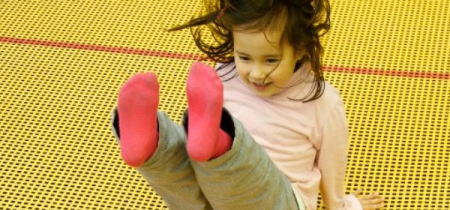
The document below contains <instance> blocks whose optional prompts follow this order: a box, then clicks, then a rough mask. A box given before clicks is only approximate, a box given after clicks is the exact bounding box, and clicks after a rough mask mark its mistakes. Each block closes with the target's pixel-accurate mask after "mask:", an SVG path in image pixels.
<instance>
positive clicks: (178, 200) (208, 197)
mask: <svg viewBox="0 0 450 210" xmlns="http://www.w3.org/2000/svg"><path fill="white" fill-rule="evenodd" d="M224 114H227V112H225V111H224ZM229 118H230V119H232V123H233V124H234V135H235V137H234V139H233V145H232V148H231V150H230V151H228V152H227V153H225V154H224V155H222V156H220V157H218V158H216V159H213V160H210V161H207V162H196V161H193V160H191V159H189V156H188V155H187V152H186V146H185V144H186V131H185V128H184V127H183V126H180V125H178V124H176V123H174V122H173V121H172V120H170V119H169V117H168V116H167V115H166V114H165V113H163V112H160V111H159V112H158V123H159V124H158V125H159V142H158V147H157V149H156V152H155V153H154V154H153V156H152V157H151V158H150V159H149V160H147V161H146V162H145V163H144V164H143V165H142V166H140V167H138V168H137V170H138V172H139V173H140V174H141V175H142V176H143V177H144V178H145V179H146V180H147V181H148V183H149V184H150V186H151V187H152V188H153V189H154V190H155V191H156V192H157V193H158V194H159V195H160V196H161V198H162V199H163V200H164V202H165V203H166V205H167V206H168V207H169V209H170V210H191V209H192V210H210V209H214V210H235V209H242V210H253V209H255V210H256V209H258V210H260V209H268V210H291V209H292V210H294V209H295V210H297V209H298V206H297V201H296V199H295V196H294V192H293V189H292V188H291V184H290V182H289V180H288V179H287V177H286V176H285V175H284V174H282V173H281V172H280V171H279V170H278V168H277V167H276V166H275V165H274V163H273V162H272V160H271V159H270V158H269V156H268V155H267V153H266V152H265V151H264V150H263V149H262V148H261V147H260V146H259V145H258V144H257V143H256V142H255V141H254V140H253V139H252V137H251V136H250V134H249V133H247V131H246V130H245V129H244V127H243V126H242V124H241V123H240V122H239V121H238V120H236V119H234V118H232V117H231V116H230V117H229ZM118 120H119V119H118V115H117V112H116V110H115V111H114V113H113V118H112V123H113V133H114V135H115V136H116V138H117V140H118V141H119V143H120V133H119V128H118V125H119V124H118ZM205 129H207V128H205Z"/></svg>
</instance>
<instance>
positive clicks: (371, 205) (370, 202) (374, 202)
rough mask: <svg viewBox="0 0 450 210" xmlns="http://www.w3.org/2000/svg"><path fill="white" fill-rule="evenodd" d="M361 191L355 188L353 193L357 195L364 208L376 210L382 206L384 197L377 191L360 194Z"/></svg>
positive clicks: (365, 209)
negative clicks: (364, 194)
mask: <svg viewBox="0 0 450 210" xmlns="http://www.w3.org/2000/svg"><path fill="white" fill-rule="evenodd" d="M361 194H362V191H361V190H357V191H355V192H354V193H353V195H355V196H357V198H358V200H359V202H360V203H361V206H362V207H363V209H364V210H376V209H380V208H383V207H384V198H383V197H381V196H380V195H379V194H378V193H372V194H370V195H366V196H362V195H361Z"/></svg>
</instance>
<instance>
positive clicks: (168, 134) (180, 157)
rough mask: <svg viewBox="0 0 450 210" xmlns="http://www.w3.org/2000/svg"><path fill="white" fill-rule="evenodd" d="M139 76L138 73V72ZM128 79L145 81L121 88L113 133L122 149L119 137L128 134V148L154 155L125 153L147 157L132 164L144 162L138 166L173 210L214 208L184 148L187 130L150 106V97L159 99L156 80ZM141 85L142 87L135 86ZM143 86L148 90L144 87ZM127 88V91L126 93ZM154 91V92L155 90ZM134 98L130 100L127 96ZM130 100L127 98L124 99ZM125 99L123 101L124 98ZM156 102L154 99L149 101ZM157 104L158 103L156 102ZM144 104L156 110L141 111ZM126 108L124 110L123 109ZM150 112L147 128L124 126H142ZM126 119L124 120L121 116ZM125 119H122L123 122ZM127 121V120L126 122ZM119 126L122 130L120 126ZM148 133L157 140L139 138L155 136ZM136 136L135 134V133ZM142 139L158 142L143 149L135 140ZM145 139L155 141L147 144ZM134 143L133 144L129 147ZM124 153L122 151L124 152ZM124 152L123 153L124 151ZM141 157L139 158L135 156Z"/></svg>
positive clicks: (133, 156) (206, 209)
mask: <svg viewBox="0 0 450 210" xmlns="http://www.w3.org/2000/svg"><path fill="white" fill-rule="evenodd" d="M138 76H139V75H138ZM129 82H138V83H139V82H141V83H142V82H144V84H141V85H135V84H131V85H129V84H128V87H131V88H130V89H122V90H121V95H122V96H124V97H123V98H120V97H119V106H120V105H122V106H123V107H122V109H120V107H119V109H118V110H119V111H121V113H120V116H122V117H121V118H120V119H119V114H118V110H114V113H113V118H112V123H113V133H114V134H115V136H116V138H117V140H118V142H119V144H120V146H121V149H122V147H123V146H124V143H125V142H124V141H123V140H124V139H122V141H121V139H120V137H122V138H124V137H125V136H127V137H129V138H128V139H126V140H127V142H126V143H128V145H127V146H128V149H129V151H133V152H142V151H144V152H151V154H145V153H144V154H138V155H135V154H125V155H128V157H132V158H131V159H132V160H133V159H134V160H136V159H139V158H141V157H148V158H146V159H144V160H137V161H132V162H133V163H136V162H141V164H139V165H135V167H137V168H136V169H137V171H138V172H139V173H140V174H141V175H142V176H143V177H144V178H145V179H146V180H147V182H148V183H149V184H150V186H151V187H152V188H153V189H154V190H155V191H156V192H157V193H158V194H159V195H160V196H161V197H162V199H163V200H164V201H165V203H166V204H167V206H168V207H169V208H170V209H174V210H177V209H183V210H184V209H192V210H211V209H212V208H211V206H210V204H209V202H208V201H207V200H206V198H205V197H204V195H203V193H202V192H201V190H200V188H199V186H198V183H197V180H196V178H195V174H194V172H193V169H192V167H191V164H190V161H189V158H188V155H187V152H186V147H185V140H186V136H185V132H184V129H183V128H182V127H181V126H179V125H177V124H176V123H174V122H172V121H171V120H170V119H169V118H168V116H167V115H166V114H165V113H163V112H158V111H157V110H156V109H157V107H156V106H148V105H146V103H147V102H148V100H157V94H158V93H157V91H156V90H149V89H151V88H152V87H153V88H154V87H157V84H152V83H156V80H150V81H149V80H146V79H142V80H140V79H131V80H130V81H129ZM148 83H149V85H147V84H148ZM135 87H139V88H141V89H139V88H135ZM142 88H144V89H145V90H142ZM125 91H128V93H127V92H125ZM152 92H153V93H152ZM149 94H150V95H151V94H153V97H149ZM127 95H128V96H129V97H132V99H129V98H128V97H127ZM124 99H127V100H124ZM121 100H122V101H121ZM128 102H130V103H134V104H126V103H128ZM150 103H152V104H155V102H154V101H153V102H150ZM124 104H125V105H124ZM156 104H157V102H156ZM124 107H128V108H129V109H131V112H128V110H126V109H123V108H124ZM142 107H150V109H153V110H145V112H143V113H138V112H137V111H136V110H143V111H144V109H142ZM122 111H123V112H122ZM133 112H134V114H138V116H136V117H130V116H126V115H125V114H133ZM149 113H155V114H154V115H155V116H153V117H154V120H155V123H154V125H153V126H151V125H147V126H145V127H144V129H140V130H139V129H136V126H133V128H131V129H129V130H126V129H128V127H127V126H123V125H133V123H134V124H138V126H139V125H141V126H142V124H143V123H145V121H144V122H143V121H142V118H145V117H148V116H146V115H148V114H149ZM122 118H124V119H122ZM120 120H122V121H120ZM125 120H127V121H128V122H124V121H125ZM132 120H140V121H139V122H133V121H132ZM119 125H120V129H119ZM130 130H133V132H134V133H132V135H130V134H129V135H125V134H126V133H127V132H130ZM147 132H150V133H151V132H153V133H155V132H156V133H157V135H156V139H152V138H149V139H141V140H140V139H137V138H142V136H152V135H148V133H147ZM133 135H134V136H133ZM136 139H137V141H139V140H140V141H141V142H143V143H142V144H144V145H156V146H155V148H154V149H151V150H145V149H144V150H142V149H140V148H134V147H140V146H141V147H142V146H143V145H142V144H140V143H136V142H134V141H136ZM145 141H156V142H150V143H145ZM130 145H131V146H130ZM122 152H123V151H122ZM122 155H124V154H123V153H122ZM136 157H138V158H136Z"/></svg>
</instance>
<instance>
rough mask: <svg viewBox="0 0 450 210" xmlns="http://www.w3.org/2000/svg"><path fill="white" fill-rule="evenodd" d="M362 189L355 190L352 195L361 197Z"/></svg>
mask: <svg viewBox="0 0 450 210" xmlns="http://www.w3.org/2000/svg"><path fill="white" fill-rule="evenodd" d="M362 192H363V191H362V189H357V190H356V191H355V192H353V193H352V194H353V195H354V196H359V195H361V194H362Z"/></svg>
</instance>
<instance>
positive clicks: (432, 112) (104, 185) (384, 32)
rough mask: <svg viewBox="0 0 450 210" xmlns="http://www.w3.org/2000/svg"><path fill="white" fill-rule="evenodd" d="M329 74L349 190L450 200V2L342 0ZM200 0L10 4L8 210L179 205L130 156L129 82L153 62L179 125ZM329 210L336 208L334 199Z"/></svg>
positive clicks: (390, 203)
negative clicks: (124, 99)
mask: <svg viewBox="0 0 450 210" xmlns="http://www.w3.org/2000/svg"><path fill="white" fill-rule="evenodd" d="M331 3H332V9H333V10H332V11H333V13H332V14H333V15H332V30H331V31H330V33H329V34H328V35H327V36H326V38H325V39H324V45H325V50H326V56H325V61H324V62H325V69H326V75H325V76H326V79H327V80H328V81H330V83H332V84H333V85H334V86H335V87H336V88H338V89H339V90H340V93H341V95H342V97H343V99H344V101H345V104H346V109H347V115H348V120H349V124H350V134H351V138H350V148H349V153H348V156H349V163H348V171H347V175H346V178H347V179H346V190H347V193H349V192H352V191H353V190H356V189H357V188H362V189H363V190H364V191H366V192H373V191H376V192H379V193H380V194H382V195H383V196H384V197H385V198H386V207H385V209H399V210H404V209H405V210H409V209H430V210H435V209H439V210H440V209H447V210H448V209H450V201H449V200H450V189H449V186H450V181H449V177H450V174H449V158H450V145H449V143H448V142H449V140H450V120H449V119H450V25H449V24H450V8H449V7H450V6H449V5H450V4H449V3H448V1H446V0H426V1H413V0H408V1H387V0H370V1H369V0H365V1H362V0H356V1H355V0H353V1H351V0H343V1H337V0H334V1H332V2H331ZM199 5H200V4H199V1H197V0H196V1H188V0H183V1H180V0H166V1H119V0H114V1H113V0H106V1H45V0H34V1H31V0H28V1H19V0H6V1H0V17H1V20H2V21H0V97H1V103H0V152H1V156H0V163H1V166H2V167H0V195H1V196H0V209H83V210H84V209H133V210H134V209H153V210H158V209H166V207H165V205H164V202H163V201H162V200H161V198H160V197H159V196H158V195H156V194H155V193H154V191H153V190H152V189H151V187H149V186H148V184H147V183H146V182H145V181H144V180H143V178H142V177H140V176H139V174H138V173H137V172H136V171H135V170H133V169H132V168H130V167H127V166H126V165H125V164H124V163H123V162H122V160H121V159H120V155H119V148H118V146H117V145H116V143H115V140H114V138H113V136H112V133H111V129H110V125H109V120H110V114H111V111H112V109H113V107H114V106H115V103H116V99H117V93H118V90H119V88H120V87H121V85H122V84H123V83H124V82H125V81H126V80H127V79H128V78H129V77H130V76H132V75H133V74H135V73H137V72H147V71H153V72H156V73H157V74H158V78H159V82H160V84H161V91H160V107H159V108H160V109H161V110H164V111H166V112H167V113H168V114H169V116H170V117H171V118H172V119H173V120H174V121H177V122H179V119H180V116H181V113H182V112H183V111H184V109H185V108H186V99H185V92H184V81H185V79H186V76H187V72H188V69H189V67H190V65H191V63H192V62H193V59H194V58H195V57H196V56H198V55H200V54H199V52H198V50H197V49H196V48H195V45H194V43H193V41H192V40H191V38H190V36H189V32H188V31H181V32H174V33H168V32H166V31H165V29H167V28H169V27H170V26H174V25H177V24H180V23H183V22H184V21H187V20H189V18H190V17H191V16H192V14H193V13H194V12H195V11H197V9H198V7H199ZM319 207H320V208H323V205H322V203H319Z"/></svg>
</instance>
